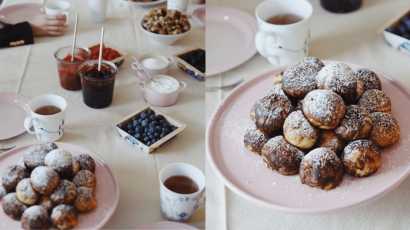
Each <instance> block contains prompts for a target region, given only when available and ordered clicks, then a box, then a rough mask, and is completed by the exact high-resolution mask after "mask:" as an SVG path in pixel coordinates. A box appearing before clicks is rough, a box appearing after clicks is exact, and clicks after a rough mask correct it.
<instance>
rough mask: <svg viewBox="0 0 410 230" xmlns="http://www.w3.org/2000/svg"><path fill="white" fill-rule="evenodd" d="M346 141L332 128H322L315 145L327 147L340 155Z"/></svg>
mask: <svg viewBox="0 0 410 230" xmlns="http://www.w3.org/2000/svg"><path fill="white" fill-rule="evenodd" d="M346 144H347V143H346V141H345V140H343V139H342V138H341V137H339V135H337V134H336V133H335V130H334V129H329V130H322V131H321V132H320V136H319V140H318V141H317V143H316V145H315V147H316V148H320V147H324V148H328V149H330V150H332V151H334V152H335V153H336V155H337V156H340V155H341V154H342V152H343V149H344V148H345V146H346Z"/></svg>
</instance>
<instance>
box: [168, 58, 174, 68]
mask: <svg viewBox="0 0 410 230" xmlns="http://www.w3.org/2000/svg"><path fill="white" fill-rule="evenodd" d="M167 59H168V61H169V64H168V67H171V66H172V65H173V64H174V59H173V58H170V57H167Z"/></svg>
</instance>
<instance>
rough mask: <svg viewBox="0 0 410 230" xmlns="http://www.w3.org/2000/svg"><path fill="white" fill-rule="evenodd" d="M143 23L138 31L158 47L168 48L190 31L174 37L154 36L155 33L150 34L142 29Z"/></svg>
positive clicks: (166, 35)
mask: <svg viewBox="0 0 410 230" xmlns="http://www.w3.org/2000/svg"><path fill="white" fill-rule="evenodd" d="M143 23H144V20H141V22H140V29H141V30H142V31H143V32H144V34H146V35H147V36H148V37H149V38H150V39H151V40H152V41H154V42H156V43H157V44H159V45H163V46H170V45H172V44H174V43H175V42H176V41H178V40H179V39H181V38H183V37H184V36H185V35H186V34H187V33H188V32H189V31H191V29H189V30H188V31H186V32H185V33H182V34H176V35H168V34H156V33H152V32H149V31H148V30H146V29H144V27H142V24H143Z"/></svg>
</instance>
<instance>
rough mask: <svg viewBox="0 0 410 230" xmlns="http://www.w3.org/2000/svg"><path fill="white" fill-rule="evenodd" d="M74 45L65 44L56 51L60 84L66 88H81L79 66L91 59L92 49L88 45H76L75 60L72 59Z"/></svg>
mask: <svg viewBox="0 0 410 230" xmlns="http://www.w3.org/2000/svg"><path fill="white" fill-rule="evenodd" d="M72 48H73V47H72V46H65V47H63V48H60V49H58V50H57V51H56V52H54V57H55V58H56V60H57V70H58V77H59V78H60V85H61V87H63V88H64V89H66V90H80V89H81V79H80V75H79V74H78V67H79V66H80V65H81V64H82V63H84V62H85V61H87V60H89V59H90V57H91V51H90V49H88V48H87V47H83V46H76V49H75V54H74V61H71V52H72Z"/></svg>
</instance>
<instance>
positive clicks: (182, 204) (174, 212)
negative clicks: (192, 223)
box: [159, 163, 205, 221]
mask: <svg viewBox="0 0 410 230" xmlns="http://www.w3.org/2000/svg"><path fill="white" fill-rule="evenodd" d="M171 176H186V177H189V178H191V179H192V180H193V181H195V183H196V184H197V185H198V189H199V190H198V191H197V192H196V193H192V194H179V193H175V192H173V191H171V190H169V189H168V188H166V187H165V186H164V182H165V180H166V179H168V178H169V177H171ZM159 184H160V193H161V208H162V213H163V214H164V215H165V216H166V217H167V218H168V219H170V220H173V221H185V220H188V219H189V218H191V216H192V215H193V214H194V213H195V212H196V211H197V210H198V209H200V208H202V207H204V206H205V203H202V204H200V205H198V201H199V199H200V198H201V197H202V196H203V195H204V193H205V176H204V174H203V173H202V172H201V170H199V169H198V168H197V167H195V166H193V165H190V164H186V163H174V164H169V165H167V166H165V167H164V168H163V169H162V170H161V172H160V173H159Z"/></svg>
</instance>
